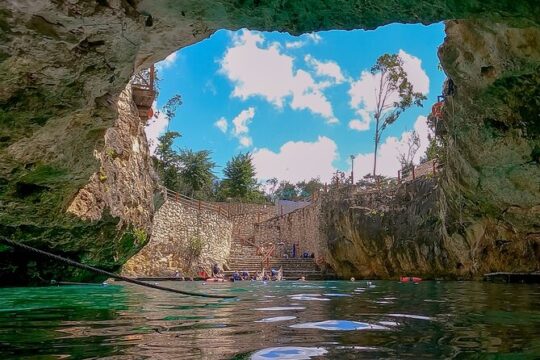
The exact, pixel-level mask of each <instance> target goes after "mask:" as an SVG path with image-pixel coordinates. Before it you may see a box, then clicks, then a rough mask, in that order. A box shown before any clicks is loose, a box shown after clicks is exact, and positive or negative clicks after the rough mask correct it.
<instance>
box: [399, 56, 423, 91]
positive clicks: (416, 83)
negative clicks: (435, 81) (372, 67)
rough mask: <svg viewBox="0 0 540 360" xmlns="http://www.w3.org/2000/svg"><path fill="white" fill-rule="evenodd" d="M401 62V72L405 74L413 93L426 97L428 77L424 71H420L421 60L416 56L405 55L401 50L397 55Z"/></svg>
mask: <svg viewBox="0 0 540 360" xmlns="http://www.w3.org/2000/svg"><path fill="white" fill-rule="evenodd" d="M398 55H399V57H400V58H401V60H403V70H405V72H406V73H407V78H408V79H409V81H410V82H411V84H412V85H413V88H414V91H417V92H421V93H422V94H424V95H426V94H428V93H429V77H428V76H427V74H426V72H425V71H424V69H422V60H420V58H417V57H416V56H413V55H410V54H407V53H406V52H405V51H403V50H399V53H398Z"/></svg>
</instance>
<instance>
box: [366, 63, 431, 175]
mask: <svg viewBox="0 0 540 360" xmlns="http://www.w3.org/2000/svg"><path fill="white" fill-rule="evenodd" d="M371 74H372V75H374V76H376V77H378V85H377V87H376V88H375V101H376V108H375V113H374V117H375V122H376V126H375V151H374V155H373V176H376V174H377V173H376V171H377V150H378V148H379V143H380V141H381V135H382V133H383V131H384V130H385V129H386V127H387V126H388V125H390V124H392V123H394V122H395V121H396V120H397V119H398V118H399V116H400V115H401V113H402V112H403V111H405V110H406V109H407V108H409V107H411V106H412V105H416V106H422V101H423V100H425V99H426V97H425V96H424V95H423V94H422V93H419V92H414V90H413V86H412V84H411V83H410V82H409V80H408V78H407V73H406V72H405V70H404V69H403V60H402V59H401V58H400V57H399V55H397V54H393V55H390V54H384V55H381V56H380V57H379V58H378V59H377V62H376V63H375V65H373V67H372V68H371Z"/></svg>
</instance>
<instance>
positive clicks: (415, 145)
mask: <svg viewBox="0 0 540 360" xmlns="http://www.w3.org/2000/svg"><path fill="white" fill-rule="evenodd" d="M418 149H420V136H418V133H417V132H416V130H413V132H412V133H411V136H410V137H409V138H408V139H407V152H405V153H400V154H399V163H400V164H401V171H402V172H403V173H404V175H405V173H406V172H408V171H410V169H411V168H412V167H413V166H414V164H413V160H414V157H415V155H416V153H417V152H418Z"/></svg>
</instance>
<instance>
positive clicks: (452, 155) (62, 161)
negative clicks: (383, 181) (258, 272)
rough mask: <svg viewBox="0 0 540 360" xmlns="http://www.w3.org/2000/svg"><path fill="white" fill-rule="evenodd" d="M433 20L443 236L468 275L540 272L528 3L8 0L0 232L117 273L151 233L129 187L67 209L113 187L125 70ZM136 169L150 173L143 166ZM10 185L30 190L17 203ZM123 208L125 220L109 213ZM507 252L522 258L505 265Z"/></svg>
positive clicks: (14, 265)
mask: <svg viewBox="0 0 540 360" xmlns="http://www.w3.org/2000/svg"><path fill="white" fill-rule="evenodd" d="M453 19H457V20H453ZM441 20H449V21H448V23H447V29H446V32H447V38H446V40H445V43H444V45H443V46H442V47H441V49H440V51H439V55H440V58H441V64H442V65H443V67H444V69H445V71H446V73H447V74H448V76H449V77H450V78H451V79H452V80H453V82H454V83H455V84H456V87H457V89H458V91H457V93H456V96H455V97H454V99H453V101H452V106H453V111H452V113H451V114H449V116H448V121H447V123H446V124H445V127H446V130H447V134H451V136H450V135H448V139H449V147H448V150H449V152H448V164H449V172H448V175H447V178H446V180H445V182H444V184H443V187H444V189H445V195H446V198H445V199H446V200H445V201H446V202H445V203H446V204H447V205H448V206H447V208H446V211H447V213H445V214H443V215H444V217H445V219H447V220H448V224H447V226H446V228H445V229H446V234H444V236H445V237H446V239H447V241H449V242H452V241H459V242H460V243H462V244H464V246H465V248H466V249H467V250H466V251H470V252H471V256H470V258H471V264H473V265H471V271H476V272H478V271H481V270H482V269H485V268H496V267H499V268H500V267H505V268H509V267H515V266H517V265H516V264H518V265H519V264H521V265H519V266H520V267H523V268H525V267H527V268H530V267H534V266H537V267H538V263H539V262H540V261H539V259H538V258H537V256H536V257H535V256H532V255H531V253H530V250H529V248H531V247H533V246H538V245H537V244H538V242H539V241H540V239H539V237H540V235H539V234H540V230H539V229H538V224H539V223H540V219H539V216H540V215H539V212H540V210H539V209H540V205H539V202H540V201H539V198H540V193H539V191H540V190H539V189H538V186H537V184H536V185H535V184H534V179H538V178H540V174H539V170H538V164H537V162H535V160H534V156H533V155H531V154H534V151H535V149H538V148H540V144H539V141H538V138H539V131H538V123H539V122H540V120H539V119H538V113H540V111H539V109H538V106H539V105H538V101H532V100H531V101H529V100H528V99H538V97H540V95H539V87H540V86H539V84H540V78H539V75H538V74H539V73H540V71H539V67H540V44H539V43H538V41H539V40H538V39H540V32H539V29H538V25H539V23H540V7H538V5H537V1H535V0H524V1H515V0H484V1H478V0H469V1H463V2H461V1H460V2H458V1H451V2H450V1H443V0H438V1H427V0H416V1H399V0H385V1H379V0H363V1H361V0H354V1H348V0H268V1H260V0H219V1H218V0H185V1H176V2H175V1H170V0H105V1H95V2H94V1H82V0H69V1H67V0H33V1H31V0H23V1H14V0H8V1H7V2H6V1H4V2H2V4H1V5H0V78H1V79H2V85H1V86H0V234H1V235H4V236H9V237H12V238H15V239H19V240H21V241H27V242H29V243H33V244H35V245H39V246H47V247H49V248H53V249H58V250H59V251H60V249H61V251H62V252H64V253H66V254H70V255H72V256H74V257H76V258H78V259H80V260H84V261H88V262H91V263H94V264H97V265H101V266H103V267H106V268H108V269H112V270H114V269H117V268H118V267H119V266H120V265H121V263H122V262H123V259H125V258H126V256H129V254H131V253H132V252H133V251H135V250H136V248H137V247H138V246H139V245H140V244H139V243H141V242H143V240H144V239H139V238H140V237H141V234H143V233H148V231H149V227H150V224H148V221H142V220H141V221H139V220H140V218H137V215H136V213H137V211H139V210H138V207H142V208H145V209H152V198H151V196H147V197H145V199H144V200H143V201H142V202H139V203H138V202H137V201H136V199H135V198H134V194H135V193H136V192H137V191H130V189H127V190H126V189H125V188H123V189H122V191H117V190H118V185H117V184H116V183H114V182H112V183H111V184H110V186H109V187H108V189H109V190H107V191H108V192H109V193H108V195H107V196H104V195H103V194H101V195H103V196H101V195H99V196H97V197H94V198H92V199H89V200H88V201H89V204H90V205H89V206H98V207H99V208H100V213H101V219H100V220H93V221H87V220H83V219H81V218H80V217H78V216H76V215H73V214H72V213H68V212H66V210H67V209H68V207H69V206H70V204H71V203H72V202H73V199H74V198H75V197H76V196H77V194H78V193H79V191H80V189H82V188H83V187H85V185H87V184H88V182H89V179H91V178H92V176H97V177H98V180H99V179H104V177H107V180H103V182H107V181H112V179H114V178H116V175H117V174H116V173H115V171H112V173H111V174H102V175H103V176H100V169H101V168H102V159H101V158H102V157H103V154H107V148H106V147H107V141H106V134H107V132H108V131H109V129H111V128H114V127H115V126H117V125H118V112H117V104H118V100H119V98H120V100H121V96H120V94H121V92H122V91H123V90H124V88H125V84H126V83H127V81H128V79H129V77H130V76H131V74H133V72H134V71H136V70H138V69H140V68H143V67H145V66H148V65H149V64H151V63H153V62H155V61H158V60H161V59H163V58H165V57H166V56H167V55H168V54H169V53H171V52H172V51H174V50H176V49H178V48H182V47H185V46H188V45H190V44H193V43H195V42H197V41H200V40H201V39H204V38H206V37H208V36H209V35H211V34H212V33H213V32H214V31H216V30H217V29H220V28H227V29H238V28H241V27H247V28H250V29H260V30H278V31H288V32H291V33H294V34H299V33H303V32H310V31H316V30H325V29H353V28H375V27H377V26H380V25H384V24H387V23H391V22H404V23H412V22H415V23H418V22H421V23H432V22H436V21H441ZM450 115H451V116H450ZM115 124H116V125H115ZM120 127H121V126H120ZM127 127H128V128H130V126H127ZM124 128H125V126H124ZM131 128H132V129H134V128H133V127H131ZM137 129H138V128H137ZM124 130H125V129H124ZM139 130H140V129H139ZM139 130H133V131H134V133H136V132H138V131H139ZM135 137H136V136H135ZM478 139H482V141H480V142H479V141H478ZM133 141H135V140H133ZM141 141H142V143H144V141H143V140H141ZM128 148H129V146H127V147H124V148H123V149H118V150H122V151H123V152H122V154H119V155H120V156H118V157H116V158H114V159H112V160H111V163H114V162H115V161H116V162H117V163H118V164H119V166H120V167H121V164H122V160H126V161H127V162H129V161H131V160H134V162H135V163H137V164H140V165H141V166H145V165H142V164H146V163H147V160H148V159H147V153H146V154H144V153H142V154H140V153H139V155H134V154H133V153H132V152H130V151H129V150H128ZM124 150H125V151H124ZM537 151H538V150H537ZM96 154H97V155H96ZM122 156H123V157H122ZM137 156H138V157H137ZM117 159H118V160H117ZM118 171H119V172H122V173H123V174H124V175H126V176H129V174H130V173H131V174H132V175H133V176H135V175H134V172H136V171H135V170H134V169H126V168H124V169H121V170H118ZM144 171H146V172H147V174H148V176H151V170H150V169H146V170H144ZM21 187H22V188H24V189H30V190H32V191H31V192H30V193H27V192H25V196H20V192H17V188H19V189H20V188H21ZM103 189H104V190H103V192H105V190H106V187H105V186H103ZM139 190H140V189H139ZM145 191H147V192H148V191H150V190H149V189H146V190H145ZM96 204H98V205H96ZM119 204H121V207H122V208H124V209H128V210H129V211H126V212H123V213H122V214H120V215H118V214H116V213H115V209H118V206H119ZM126 213H127V214H130V215H128V216H126V215H125V214H126ZM146 215H148V214H146ZM146 215H145V216H146ZM150 215H151V214H150ZM134 219H139V220H134ZM138 221H139V222H138ZM503 236H504V237H505V239H509V240H511V241H512V243H511V244H512V245H511V246H510V247H506V248H505V249H499V248H497V246H496V245H495V243H494V240H495V239H496V238H498V237H503ZM137 244H138V245H137ZM535 244H536V245H535ZM508 249H510V250H508ZM464 251H465V250H464ZM485 253H487V254H496V256H485V255H482V254H485ZM518 253H525V254H526V256H525V257H523V256H519V259H518V260H516V261H513V260H512V261H511V259H512V258H515V256H514V255H515V254H518ZM0 260H1V261H0V264H2V265H0V271H1V272H2V273H4V274H7V275H6V276H5V277H1V276H0V283H7V282H9V281H11V282H15V283H25V282H28V281H32V279H34V280H36V279H38V278H39V277H44V276H45V277H46V276H50V275H58V274H61V273H63V270H62V269H59V268H56V267H54V266H52V265H50V264H45V265H39V264H38V263H37V262H35V261H33V260H32V259H30V260H29V259H27V257H26V256H24V255H21V254H18V253H12V252H11V250H9V249H7V248H5V247H0ZM474 264H476V265H474ZM478 264H480V265H478ZM12 274H16V276H15V277H13V276H12ZM66 274H68V275H66V276H67V277H69V278H71V279H77V278H79V279H82V278H85V277H87V275H88V274H82V273H66ZM10 279H11V280H10Z"/></svg>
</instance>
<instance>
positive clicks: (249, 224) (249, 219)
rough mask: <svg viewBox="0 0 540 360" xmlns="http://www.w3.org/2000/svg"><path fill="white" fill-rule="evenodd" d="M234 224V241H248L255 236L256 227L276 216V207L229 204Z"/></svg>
mask: <svg viewBox="0 0 540 360" xmlns="http://www.w3.org/2000/svg"><path fill="white" fill-rule="evenodd" d="M228 205H230V206H231V207H230V212H229V214H230V220H231V222H232V223H233V239H234V240H240V241H242V240H248V239H252V238H253V236H254V235H255V225H256V224H257V223H259V222H261V221H266V220H268V219H270V218H272V217H274V216H275V211H276V210H275V206H273V205H259V204H228Z"/></svg>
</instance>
